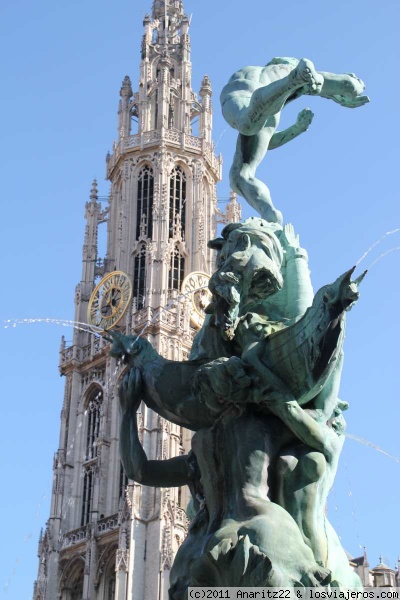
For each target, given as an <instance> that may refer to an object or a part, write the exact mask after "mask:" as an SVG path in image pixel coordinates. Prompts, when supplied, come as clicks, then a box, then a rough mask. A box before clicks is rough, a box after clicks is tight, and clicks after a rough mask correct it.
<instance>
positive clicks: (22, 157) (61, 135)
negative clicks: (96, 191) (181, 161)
mask: <svg viewBox="0 0 400 600" xmlns="http://www.w3.org/2000/svg"><path fill="white" fill-rule="evenodd" d="M150 5H151V2H150V0H116V1H115V2H113V3H110V2H109V1H107V2H106V1H105V0H84V1H82V0H80V1H79V2H78V1H77V0H70V1H69V2H61V1H60V0H52V1H50V0H38V1H36V2H31V1H28V0H3V2H2V3H1V6H0V55H1V56H2V58H3V60H2V69H1V71H2V94H1V97H0V105H1V113H0V114H1V119H2V124H1V132H2V143H1V147H0V152H1V162H0V164H1V168H2V218H1V234H0V240H1V253H0V257H1V262H2V267H1V276H2V279H3V284H2V290H3V292H2V294H1V296H0V322H1V325H0V336H1V345H0V348H1V371H2V379H1V382H2V384H1V389H2V420H1V422H2V427H1V432H2V435H1V437H0V456H1V457H2V460H1V471H0V481H1V482H2V493H1V506H0V508H1V514H2V544H1V561H0V565H1V566H0V597H3V596H4V597H7V598H9V599H13V600H28V599H29V598H31V595H32V585H33V581H34V579H35V577H36V572H37V558H36V549H37V539H38V536H39V531H40V527H41V526H42V525H44V524H45V521H46V519H47V518H48V515H49V496H50V490H51V481H52V456H53V453H54V451H56V450H57V446H58V434H59V417H60V410H61V405H62V399H63V383H64V382H63V380H62V379H60V377H59V375H58V370H57V364H58V350H59V344H60V338H61V335H62V334H65V335H66V338H67V340H70V339H71V337H72V331H71V330H69V329H63V328H61V327H59V326H50V325H18V326H17V327H16V328H11V329H4V328H3V326H4V323H3V321H4V320H6V319H11V318H34V317H53V318H61V319H72V318H73V298H74V288H75V285H76V284H77V283H78V281H79V279H80V273H81V262H80V261H81V247H82V241H83V231H84V219H83V215H84V203H85V202H86V201H87V199H88V196H89V190H90V187H91V182H92V179H93V178H94V177H97V179H98V181H99V188H100V192H101V195H106V194H107V192H108V189H109V184H108V182H106V181H104V172H105V160H104V158H105V155H106V152H107V151H108V150H109V149H110V148H111V146H112V142H113V139H114V137H116V125H117V105H118V99H119V88H120V84H121V81H122V79H123V77H124V76H125V75H126V74H129V75H130V76H131V78H132V81H133V84H134V87H135V84H136V82H137V80H138V66H139V59H140V55H139V49H140V41H141V35H142V26H141V22H142V18H143V16H144V14H145V12H147V11H149V10H150V8H151V6H150ZM277 5H278V3H273V2H263V1H261V0H248V2H246V3H243V6H245V7H246V8H245V10H243V9H242V10H241V9H240V6H241V3H239V2H238V1H237V0H231V1H230V2H229V3H227V2H222V1H219V2H216V1H215V0H202V2H197V3H195V2H194V0H186V2H185V8H186V11H187V12H188V14H191V13H193V19H192V27H191V35H192V61H193V71H194V77H193V83H194V87H195V89H197V90H198V89H199V87H200V82H201V78H202V76H203V75H204V74H205V73H208V75H209V76H210V78H211V81H212V84H213V87H214V91H215V94H214V114H215V119H214V124H215V127H214V139H215V141H218V151H221V152H222V153H223V155H224V162H225V168H224V181H223V183H222V184H221V185H220V188H219V195H220V197H221V198H224V197H227V196H228V194H229V187H228V181H227V173H228V168H229V163H230V161H231V157H232V153H233V149H234V143H235V134H234V133H233V132H232V131H229V130H227V128H226V125H225V123H224V121H223V119H222V117H221V116H220V110H219V103H218V96H219V91H220V89H221V87H222V86H223V85H224V83H225V81H226V80H227V78H228V77H229V76H230V75H231V74H232V73H233V72H234V71H235V70H237V69H238V68H239V67H242V66H245V65H246V64H256V65H257V64H264V63H266V62H268V60H269V59H270V58H272V57H273V56H296V57H298V58H300V57H303V56H306V57H308V58H310V59H312V60H313V61H314V62H315V64H316V66H317V68H319V69H320V70H330V71H336V72H355V73H356V74H357V75H359V76H360V77H361V78H363V79H364V80H365V82H366V83H367V92H368V94H369V95H370V97H371V103H370V104H369V105H367V106H365V107H363V108H360V109H358V110H354V111H351V110H348V109H344V108H341V107H340V106H339V105H337V104H334V103H333V102H328V101H326V100H323V99H320V98H306V99H301V100H298V101H297V102H296V103H293V104H292V106H290V107H288V109H287V112H286V114H285V117H284V119H283V122H282V124H281V126H282V127H284V126H287V125H290V124H291V123H292V122H293V121H294V120H295V117H296V114H297V112H298V111H300V110H301V109H302V108H305V107H306V106H310V107H311V108H312V109H313V110H314V112H315V119H314V122H313V124H312V126H311V128H310V130H309V131H308V132H307V133H306V134H305V135H304V136H302V137H300V138H298V139H297V140H295V141H294V142H292V143H291V144H290V145H288V146H286V147H285V148H284V149H280V150H276V152H273V153H271V154H270V155H269V156H268V157H267V159H266V160H265V163H264V165H263V166H262V168H260V171H259V173H260V175H261V177H262V178H263V179H264V180H265V181H266V182H267V183H268V185H269V187H270V188H271V191H272V194H273V198H274V202H275V204H276V205H277V206H278V208H280V209H281V210H282V211H283V213H284V217H285V220H286V221H289V222H292V223H293V224H294V226H295V228H296V230H297V232H298V233H300V235H301V241H302V244H303V246H304V247H305V248H307V250H308V252H309V255H310V266H311V270H312V276H313V282H314V287H315V288H318V287H320V286H321V285H323V284H325V283H328V282H331V281H332V280H334V279H335V278H336V277H337V275H339V274H340V273H342V272H343V271H344V270H347V269H348V268H350V267H351V266H352V265H354V264H355V262H356V261H357V259H358V258H359V257H360V256H361V255H362V254H363V253H364V252H365V250H366V249H367V248H368V247H369V246H370V245H371V244H372V243H373V242H374V241H375V240H377V239H379V238H380V237H381V236H382V235H383V234H384V233H385V232H387V231H391V230H394V229H396V228H397V227H400V214H399V208H398V203H399V202H398V199H399V194H398V171H399V163H398V137H399V118H398V97H399V84H398V81H399V78H398V62H397V61H396V58H397V57H396V51H397V50H398V41H397V40H398V32H399V3H398V1H397V0H382V1H381V2H379V3H378V2H376V0H374V1H372V0H362V1H361V0H352V1H351V2H349V1H348V0H347V1H345V0H338V1H337V2H324V1H321V0H308V2H304V3H300V2H298V1H295V0H286V1H285V2H281V3H279V5H280V6H279V8H274V6H277ZM246 214H250V211H247V209H246ZM396 246H400V233H396V234H393V235H391V236H388V237H387V238H386V239H385V240H384V242H382V244H381V245H380V246H378V247H376V248H374V250H373V251H372V252H371V254H370V255H369V256H368V258H367V259H366V260H365V261H364V263H363V265H362V266H364V267H367V266H368V265H369V264H370V263H371V262H372V261H373V260H374V259H376V258H377V257H378V256H379V255H380V254H381V253H383V252H385V251H387V250H389V249H390V248H392V247H396ZM399 265H400V252H392V253H390V254H388V255H387V256H386V257H385V258H384V259H382V261H381V262H379V263H378V264H377V265H376V266H375V267H374V268H373V269H372V270H371V271H370V273H369V275H368V277H367V279H366V280H365V282H364V284H363V287H362V297H361V299H360V302H359V304H358V305H357V306H356V308H355V309H354V310H353V311H352V312H351V313H350V314H349V318H348V330H347V339H346V343H345V355H346V358H345V369H344V375H343V380H342V389H341V397H342V398H343V399H345V400H347V401H348V402H350V404H351V410H350V411H349V413H348V415H347V420H348V431H349V432H350V433H352V434H355V435H358V436H360V437H362V438H365V439H366V440H369V441H370V442H373V443H375V444H377V445H379V446H381V447H382V448H383V449H384V450H386V451H387V452H388V453H390V454H392V455H395V456H400V443H399V424H400V419H399V406H398V403H399V386H398V371H399V366H400V365H399V344H398V340H399V334H400V326H399V318H398V314H399V296H400V287H399ZM399 474H400V464H398V463H396V462H395V461H394V460H392V459H390V458H388V457H386V456H384V455H383V454H380V453H378V452H377V451H376V450H373V449H371V448H369V447H366V446H363V445H361V444H359V443H357V442H354V441H352V440H348V441H347V442H346V445H345V450H344V452H343V456H342V461H341V465H340V468H339V474H338V477H337V483H336V484H335V488H334V493H333V494H332V496H331V499H330V501H329V507H328V510H329V516H330V518H331V520H332V522H333V524H334V525H335V527H336V528H337V529H338V531H339V534H340V535H341V536H342V542H343V544H344V546H345V547H346V549H347V550H348V551H349V552H350V553H352V554H353V555H359V554H360V553H361V552H362V550H361V547H362V546H363V545H366V546H367V549H368V556H369V558H370V562H371V566H374V565H376V564H377V563H378V559H379V554H380V553H382V554H383V556H384V559H385V561H386V562H388V563H389V564H390V565H394V563H395V561H396V559H397V556H398V554H400V545H399V539H400V535H399V533H400V532H399V513H398V506H399V501H400V489H399V488H400V483H399Z"/></svg>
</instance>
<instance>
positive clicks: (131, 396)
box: [118, 368, 143, 414]
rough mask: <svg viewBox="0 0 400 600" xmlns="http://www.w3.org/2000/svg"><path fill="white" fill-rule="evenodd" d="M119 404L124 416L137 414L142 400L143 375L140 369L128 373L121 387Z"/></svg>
mask: <svg viewBox="0 0 400 600" xmlns="http://www.w3.org/2000/svg"><path fill="white" fill-rule="evenodd" d="M118 392H119V403H120V407H121V411H122V414H126V413H127V412H129V411H132V412H136V411H137V409H138V408H139V405H140V402H141V400H142V392H143V386H142V374H141V372H140V370H139V369H135V368H133V369H130V370H129V371H127V372H126V373H125V375H124V377H123V379H122V381H121V384H120V386H119V390H118Z"/></svg>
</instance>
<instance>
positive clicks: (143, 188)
mask: <svg viewBox="0 0 400 600" xmlns="http://www.w3.org/2000/svg"><path fill="white" fill-rule="evenodd" d="M153 200H154V173H153V169H152V168H151V167H149V166H146V167H144V168H143V169H142V170H141V171H140V172H139V175H138V192H137V213H136V239H137V240H138V239H139V237H141V236H143V237H145V238H149V239H150V240H151V238H152V235H153Z"/></svg>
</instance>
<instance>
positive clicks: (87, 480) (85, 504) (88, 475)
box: [81, 469, 93, 527]
mask: <svg viewBox="0 0 400 600" xmlns="http://www.w3.org/2000/svg"><path fill="white" fill-rule="evenodd" d="M92 501H93V471H92V469H87V470H85V472H84V475H83V494H82V515H81V527H83V526H84V525H87V524H88V523H89V521H90V513H91V510H92Z"/></svg>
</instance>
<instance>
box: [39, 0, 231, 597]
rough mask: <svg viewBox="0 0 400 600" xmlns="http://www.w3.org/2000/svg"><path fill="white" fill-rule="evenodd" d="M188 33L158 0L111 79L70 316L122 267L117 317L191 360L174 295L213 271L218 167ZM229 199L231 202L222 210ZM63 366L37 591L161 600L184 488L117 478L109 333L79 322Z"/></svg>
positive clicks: (185, 441) (177, 537) (207, 102)
mask: <svg viewBox="0 0 400 600" xmlns="http://www.w3.org/2000/svg"><path fill="white" fill-rule="evenodd" d="M188 31H189V20H188V18H187V16H186V15H185V14H184V11H183V6H182V0H154V2H153V8H152V15H151V17H150V16H149V15H147V16H146V17H145V20H144V36H143V41H142V48H141V58H142V60H141V64H140V78H139V88H138V89H139V91H138V92H136V93H133V91H132V86H131V81H130V79H129V77H125V79H124V81H123V83H122V87H121V92H120V94H121V100H120V103H119V113H118V114H119V125H118V141H116V142H115V143H114V148H113V153H112V154H108V155H107V179H108V180H109V181H110V182H111V193H110V197H109V202H108V205H107V206H106V207H102V204H101V202H100V201H99V197H98V192H97V184H96V182H94V183H93V187H92V190H91V194H90V201H89V202H88V203H87V204H86V215H85V216H86V231H85V239H84V245H83V261H82V265H83V267H82V280H81V282H80V283H79V285H78V286H77V288H76V294H75V304H76V310H75V320H76V321H78V322H86V321H87V310H88V302H89V298H90V296H91V294H92V292H93V290H94V288H95V286H96V284H97V282H98V279H99V278H101V277H103V276H104V275H106V274H107V273H110V272H112V271H114V270H118V271H119V270H121V271H124V272H125V273H127V274H128V275H129V277H130V279H131V281H132V284H133V298H132V305H131V308H130V310H129V311H128V313H126V315H125V317H124V320H123V321H121V322H120V323H119V325H118V327H119V328H120V330H121V331H123V332H126V333H132V332H136V333H137V334H139V333H140V334H142V335H145V336H146V337H147V339H149V340H150V341H151V342H152V344H153V345H154V347H155V348H156V349H157V350H158V352H159V353H160V354H161V355H163V356H164V357H166V358H169V359H174V360H184V359H186V358H187V357H188V353H189V350H190V347H191V344H192V340H193V337H194V335H195V333H196V329H195V326H194V325H193V324H191V320H190V312H189V308H188V304H187V302H186V303H185V302H184V301H179V298H178V301H177V297H178V296H179V294H180V290H181V285H182V281H183V279H184V278H185V277H186V276H187V275H188V274H190V273H191V272H193V271H197V272H205V273H210V272H211V268H212V256H211V254H210V250H209V249H208V248H207V241H208V240H209V239H210V238H212V237H213V236H215V231H216V222H217V200H216V183H217V181H218V180H220V177H221V159H220V158H217V157H216V156H215V154H214V146H213V142H212V138H211V134H212V107H211V95H212V91H211V85H210V81H209V79H208V77H207V76H205V77H204V79H203V82H202V85H201V88H200V94H199V97H198V96H197V95H196V94H195V92H194V91H193V90H192V86H191V63H190V38H189V33H188ZM133 125H135V127H136V128H137V130H136V131H133V129H132V128H133ZM236 207H237V205H236V204H235V201H234V200H233V202H232V203H231V205H230V210H229V211H227V213H228V214H229V215H230V213H235V211H236ZM230 216H232V217H233V218H235V214H232V215H230ZM236 218H237V215H236ZM229 220H230V219H229ZM103 224H105V225H106V227H107V250H106V256H105V257H104V258H103V259H102V258H100V257H99V253H98V231H99V227H101V226H102V225H103ZM174 299H175V301H174ZM163 307H167V308H166V309H165V310H164V311H161V309H162V308H163ZM60 371H61V374H62V375H64V377H65V395H64V402H63V407H62V412H61V432H60V443H59V450H58V451H57V453H56V455H55V458H54V467H53V468H54V481H53V490H52V503H51V514H50V518H49V521H48V523H47V527H46V530H45V532H44V534H43V535H41V538H40V542H39V559H40V562H39V572H38V579H37V581H36V583H35V591H34V600H78V599H79V600H81V599H84V600H111V599H112V600H114V599H115V600H127V599H129V600H159V599H166V598H167V591H168V576H169V570H170V568H171V564H172V560H173V557H174V554H175V553H176V551H177V548H178V547H179V545H180V544H181V542H182V540H183V538H184V535H185V530H186V527H187V518H186V513H185V510H184V509H185V508H186V505H187V501H188V497H187V492H186V490H184V489H182V490H180V489H177V488H173V489H162V490H160V489H154V488H150V487H142V486H140V485H138V484H136V483H134V482H132V481H127V480H126V477H125V475H124V473H123V470H122V468H121V463H120V458H119V449H118V435H119V411H118V398H117V394H116V389H117V385H118V380H119V378H120V377H121V375H122V367H120V366H119V365H118V364H117V363H116V361H115V360H114V359H111V358H110V357H109V355H108V344H107V342H105V341H104V340H102V339H101V338H98V337H96V336H94V335H93V334H91V333H88V332H87V331H81V330H75V333H74V339H73V344H72V346H70V347H66V344H65V341H63V343H62V346H61V351H60ZM138 421H139V428H140V436H141V441H142V443H143V447H144V449H145V451H146V452H147V455H148V457H149V458H152V459H157V460H162V459H166V458H169V457H172V456H176V455H178V454H180V453H184V452H186V451H187V449H188V446H189V442H190V435H189V433H188V432H187V431H184V430H182V429H181V428H180V427H177V426H176V425H172V424H170V423H169V422H167V421H165V420H164V419H161V418H160V417H159V416H158V415H156V414H154V413H153V412H152V411H150V410H149V409H148V408H147V407H145V406H144V405H143V406H142V408H141V411H140V412H139V414H138Z"/></svg>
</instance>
